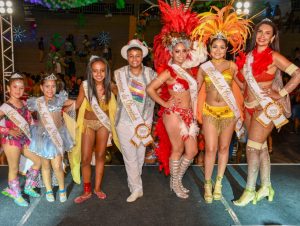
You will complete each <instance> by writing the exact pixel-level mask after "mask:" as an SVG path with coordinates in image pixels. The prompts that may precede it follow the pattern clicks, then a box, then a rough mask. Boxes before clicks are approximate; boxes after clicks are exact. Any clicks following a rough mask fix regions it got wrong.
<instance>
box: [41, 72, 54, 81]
mask: <svg viewBox="0 0 300 226" xmlns="http://www.w3.org/2000/svg"><path fill="white" fill-rule="evenodd" d="M44 80H57V78H56V76H55V75H54V74H53V73H52V74H50V75H48V76H47V77H45V78H44Z"/></svg>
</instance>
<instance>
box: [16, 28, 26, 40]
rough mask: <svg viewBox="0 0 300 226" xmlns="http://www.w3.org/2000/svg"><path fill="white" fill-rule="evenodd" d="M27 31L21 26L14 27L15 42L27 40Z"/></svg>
mask: <svg viewBox="0 0 300 226" xmlns="http://www.w3.org/2000/svg"><path fill="white" fill-rule="evenodd" d="M25 33H26V30H24V29H23V28H22V27H21V26H20V25H19V26H16V27H15V26H14V27H13V36H14V41H15V42H22V41H23V40H24V39H25V38H26V35H25Z"/></svg>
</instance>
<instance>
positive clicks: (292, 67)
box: [284, 64, 298, 76]
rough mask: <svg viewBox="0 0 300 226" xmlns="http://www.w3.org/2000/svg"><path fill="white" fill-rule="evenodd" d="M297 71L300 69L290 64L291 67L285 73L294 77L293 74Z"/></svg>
mask: <svg viewBox="0 0 300 226" xmlns="http://www.w3.org/2000/svg"><path fill="white" fill-rule="evenodd" d="M297 70H298V67H297V66H296V65H295V64H290V66H288V67H287V68H286V69H285V71H284V72H285V73H287V74H289V75H290V76H292V74H293V73H294V72H295V71H297Z"/></svg>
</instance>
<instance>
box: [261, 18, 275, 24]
mask: <svg viewBox="0 0 300 226" xmlns="http://www.w3.org/2000/svg"><path fill="white" fill-rule="evenodd" d="M263 21H267V22H271V23H273V21H272V20H270V19H269V18H265V19H263V20H262V22H263Z"/></svg>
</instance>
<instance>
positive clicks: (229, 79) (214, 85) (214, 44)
mask: <svg viewBox="0 0 300 226" xmlns="http://www.w3.org/2000/svg"><path fill="white" fill-rule="evenodd" d="M214 11H215V12H214ZM198 17H199V19H200V25H199V26H197V27H196V28H195V29H194V31H193V32H192V34H193V37H194V38H196V39H198V40H199V41H200V42H203V43H204V44H208V47H209V52H210V57H211V60H210V61H207V62H205V63H204V64H202V65H201V66H200V68H199V71H198V85H199V86H201V90H200V92H199V95H198V120H199V122H200V123H201V124H202V129H203V132H204V138H205V159H204V163H205V164H204V165H205V168H204V176H205V184H204V190H205V192H204V199H205V202H206V203H211V202H212V201H213V199H214V200H220V199H221V198H222V179H223V176H224V172H225V169H226V165H227V162H228V156H229V145H230V141H231V138H232V134H233V132H234V130H235V131H236V132H237V134H238V136H240V135H241V134H242V133H243V128H242V125H243V113H242V111H241V110H242V103H243V98H242V95H241V91H240V89H239V88H238V86H237V83H240V82H239V81H238V79H237V78H236V74H237V66H236V64H235V63H233V62H232V61H228V60H226V59H225V58H226V52H227V50H228V44H229V43H230V44H231V45H232V47H233V48H232V52H237V51H239V50H240V49H241V48H243V46H244V43H245V42H246V38H247V36H248V34H249V26H250V25H249V22H250V21H249V20H246V19H243V18H242V16H239V15H237V13H236V12H235V11H233V7H232V6H231V5H228V6H225V7H224V8H222V9H218V8H217V7H212V9H211V11H210V12H205V13H202V14H199V16H198ZM207 24H209V25H210V26H207ZM236 82H237V83H236ZM241 85H242V84H241ZM240 109H241V110H240ZM217 154H218V171H217V178H216V183H215V186H214V191H213V192H212V180H211V177H212V173H213V169H214V164H215V161H216V155H217Z"/></svg>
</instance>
